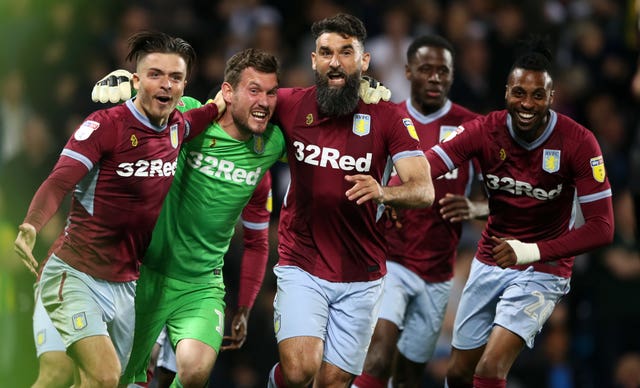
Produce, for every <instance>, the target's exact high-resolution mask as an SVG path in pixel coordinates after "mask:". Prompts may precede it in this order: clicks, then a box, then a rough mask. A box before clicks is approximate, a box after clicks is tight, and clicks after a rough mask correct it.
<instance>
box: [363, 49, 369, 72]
mask: <svg viewBox="0 0 640 388" xmlns="http://www.w3.org/2000/svg"><path fill="white" fill-rule="evenodd" d="M370 61H371V54H370V53H362V72H365V71H367V70H369V62H370Z"/></svg>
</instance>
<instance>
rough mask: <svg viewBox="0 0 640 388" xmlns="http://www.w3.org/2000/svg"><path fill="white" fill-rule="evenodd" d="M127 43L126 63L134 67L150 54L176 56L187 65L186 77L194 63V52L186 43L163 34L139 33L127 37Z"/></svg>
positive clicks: (154, 32) (153, 32)
mask: <svg viewBox="0 0 640 388" xmlns="http://www.w3.org/2000/svg"><path fill="white" fill-rule="evenodd" d="M128 43H129V54H128V55H127V61H134V62H135V63H136V65H137V64H138V62H140V60H141V59H142V58H144V57H146V56H147V55H148V54H151V53H163V54H178V55H179V56H181V57H182V59H184V61H185V62H186V64H187V77H188V76H189V74H191V69H192V67H193V64H194V63H195V61H196V52H195V50H194V49H193V47H191V45H190V44H189V43H188V42H187V41H185V40H184V39H181V38H174V37H173V36H170V35H167V34H165V33H164V32H157V31H141V32H138V33H136V34H133V35H132V36H131V37H129V40H128Z"/></svg>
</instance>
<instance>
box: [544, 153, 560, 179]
mask: <svg viewBox="0 0 640 388" xmlns="http://www.w3.org/2000/svg"><path fill="white" fill-rule="evenodd" d="M542 169H543V170H544V171H546V172H549V173H554V172H557V171H558V170H560V150H547V149H545V150H543V151H542Z"/></svg>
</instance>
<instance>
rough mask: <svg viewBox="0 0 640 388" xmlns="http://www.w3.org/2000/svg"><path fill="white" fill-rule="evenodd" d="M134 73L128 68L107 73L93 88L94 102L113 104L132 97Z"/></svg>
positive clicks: (92, 97) (92, 96)
mask: <svg viewBox="0 0 640 388" xmlns="http://www.w3.org/2000/svg"><path fill="white" fill-rule="evenodd" d="M131 78H132V75H131V73H129V72H128V71H126V70H123V69H118V70H114V71H112V72H111V73H109V74H107V75H106V76H105V77H104V78H102V79H101V80H100V81H98V82H96V84H95V85H94V86H93V90H91V99H92V100H93V102H101V103H103V104H106V103H107V102H111V103H113V104H115V103H117V102H120V101H126V100H128V99H130V98H131V92H132V89H133V87H132V86H131Z"/></svg>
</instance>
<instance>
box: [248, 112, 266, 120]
mask: <svg viewBox="0 0 640 388" xmlns="http://www.w3.org/2000/svg"><path fill="white" fill-rule="evenodd" d="M267 116H268V114H267V112H265V111H253V112H251V117H253V118H254V119H256V120H258V121H265V120H266V119H267Z"/></svg>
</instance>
